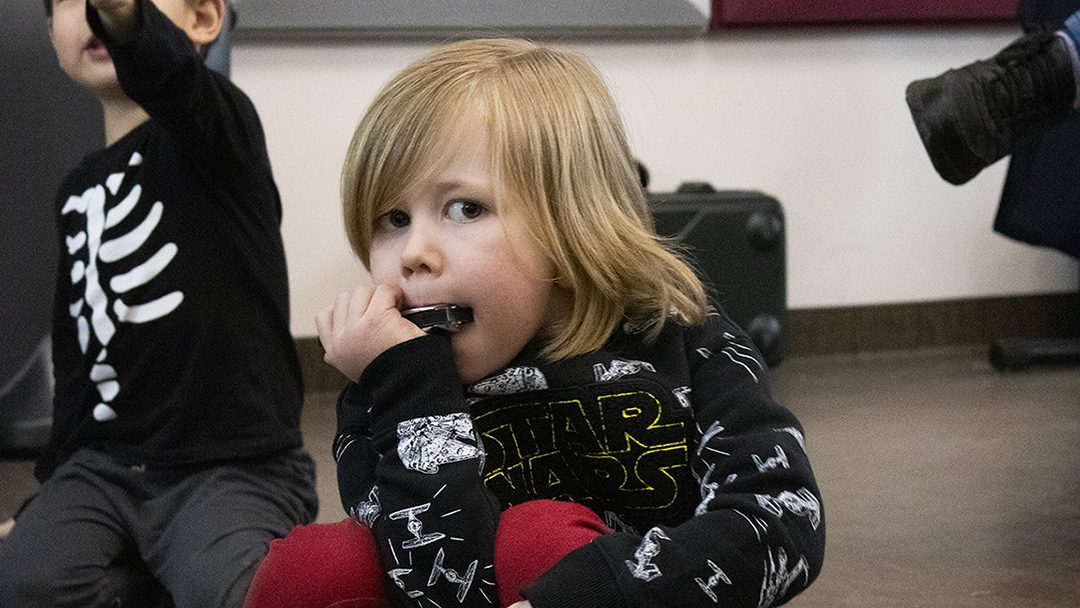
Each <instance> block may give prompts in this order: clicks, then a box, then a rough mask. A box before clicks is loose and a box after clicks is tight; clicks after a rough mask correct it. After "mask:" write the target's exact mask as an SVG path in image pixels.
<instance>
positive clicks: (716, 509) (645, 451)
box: [334, 313, 825, 608]
mask: <svg viewBox="0 0 1080 608" xmlns="http://www.w3.org/2000/svg"><path fill="white" fill-rule="evenodd" d="M452 361H453V359H452V353H451V350H450V342H449V339H448V338H446V337H445V336H435V335H431V336H425V337H421V338H416V339H414V340H411V341H409V342H406V343H404V344H400V345H398V346H396V347H393V348H391V349H389V350H387V351H386V352H384V353H382V354H381V355H380V356H379V357H378V358H376V359H375V361H373V362H372V363H371V365H370V366H369V367H368V369H366V370H365V371H364V374H363V376H362V377H361V378H360V381H359V383H357V384H350V385H349V386H347V387H346V389H345V390H344V391H343V393H342V395H341V398H340V400H339V403H338V430H339V434H338V437H337V439H336V440H335V442H334V457H335V459H336V460H337V463H338V484H339V487H340V491H341V498H342V502H343V505H344V507H345V509H346V511H347V512H348V513H349V514H350V515H351V516H352V517H353V518H355V519H356V520H357V521H359V522H361V523H363V524H365V525H368V526H371V527H372V529H373V531H374V534H375V536H376V539H377V540H378V543H379V549H380V551H381V555H382V561H383V567H384V568H385V569H386V570H387V573H388V575H389V576H390V578H391V579H392V580H393V582H394V583H396V585H394V586H392V587H391V588H392V589H394V594H395V601H396V603H397V604H399V605H402V606H412V605H415V606H425V607H428V606H435V605H438V606H442V607H443V608H447V607H449V606H457V605H465V606H489V605H494V604H495V603H496V602H497V601H498V600H497V595H496V594H495V593H494V581H495V577H494V574H493V573H492V567H493V566H492V555H493V547H494V538H495V530H496V527H497V525H498V522H499V514H500V512H501V511H502V510H503V509H506V508H508V507H510V506H512V505H515V504H519V503H521V502H524V501H527V500H534V499H557V500H566V501H574V502H579V503H581V504H583V505H585V506H587V507H589V508H591V509H592V510H594V511H595V512H596V513H597V514H598V515H600V516H601V517H602V518H603V519H604V521H605V522H606V523H607V524H608V526H609V527H611V528H612V529H613V530H614V532H612V533H610V534H605V535H603V536H600V537H598V538H597V539H595V540H594V541H592V542H591V543H589V544H588V545H586V546H584V547H581V548H579V549H577V550H575V551H573V552H571V553H570V554H569V555H567V556H566V557H565V558H563V559H562V560H561V561H560V562H558V563H557V564H556V565H555V566H554V567H553V568H551V569H550V570H549V571H548V572H547V573H545V574H544V575H543V576H542V577H541V578H540V580H539V581H537V582H536V583H535V584H534V585H533V586H532V587H531V588H529V589H527V590H526V591H525V596H526V597H527V598H528V599H529V600H530V601H531V602H532V604H533V606H534V607H535V608H555V607H562V606H566V607H574V608H600V607H612V608H614V607H623V606H635V607H641V608H646V607H648V608H660V607H665V606H671V607H678V608H688V607H692V606H723V607H725V608H728V607H753V608H758V607H767V606H774V605H778V604H781V603H783V602H785V601H787V600H788V599H790V598H791V597H793V596H794V595H796V594H797V593H799V592H800V591H802V590H803V589H805V588H806V587H807V586H808V585H809V584H810V582H811V581H812V580H813V579H814V578H815V577H816V576H817V574H818V572H819V571H820V569H821V565H822V560H823V558H824V541H825V521H824V515H823V512H822V505H821V497H820V494H819V492H818V489H817V485H816V483H815V481H814V476H813V472H812V471H811V467H810V463H809V461H808V460H807V457H806V453H805V451H804V446H803V433H802V428H801V426H800V425H799V423H798V421H797V420H796V419H795V417H794V416H793V415H792V414H791V413H790V412H789V411H788V410H786V409H784V408H782V407H781V406H779V405H777V404H776V403H774V402H773V400H772V397H771V395H770V391H769V388H768V385H767V380H766V370H765V366H764V364H763V363H762V362H761V361H762V358H761V356H760V354H759V353H758V352H757V351H756V349H754V347H753V345H752V343H751V342H750V340H749V339H748V338H747V337H746V336H745V335H744V334H743V333H742V331H741V330H739V329H738V328H737V327H736V326H735V325H734V324H732V323H731V322H730V320H728V319H727V318H726V317H724V316H723V315H721V314H715V313H714V314H711V315H710V316H709V317H708V318H707V320H706V322H705V324H704V325H703V326H700V327H693V328H686V327H682V326H679V325H677V324H675V323H669V324H668V325H667V326H666V327H665V329H664V331H663V333H662V334H661V336H660V338H659V339H658V340H657V341H656V342H654V343H652V344H647V343H645V342H644V340H643V337H642V336H641V335H640V334H634V333H627V332H619V333H618V334H616V335H615V336H613V337H612V338H611V340H609V342H608V343H607V344H606V345H605V347H604V348H602V349H601V350H599V351H597V352H594V353H591V354H588V355H583V356H579V357H575V358H572V359H570V360H566V361H562V362H557V363H550V362H546V361H544V360H541V359H540V358H538V357H536V356H535V351H534V350H533V349H526V351H525V352H523V353H521V354H520V355H519V356H518V357H517V358H516V359H515V361H513V362H512V363H511V365H510V366H508V367H507V369H505V370H502V371H500V372H499V373H497V374H494V375H493V376H491V377H489V378H488V379H485V380H482V381H480V382H478V383H476V384H473V385H471V386H468V387H464V388H463V387H462V386H461V385H460V380H459V378H458V375H457V372H456V368H455V366H454V365H453V362H452Z"/></svg>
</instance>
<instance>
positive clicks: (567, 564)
mask: <svg viewBox="0 0 1080 608" xmlns="http://www.w3.org/2000/svg"><path fill="white" fill-rule="evenodd" d="M522 595H524V596H525V599H527V600H529V602H530V603H531V604H532V605H533V608H563V607H566V608H576V607H577V606H590V607H591V608H625V606H626V601H625V600H624V598H623V597H622V593H621V592H620V590H619V586H618V584H617V582H616V580H615V575H614V574H613V573H612V572H611V568H610V567H609V566H608V564H607V560H606V559H605V558H604V555H603V554H602V553H601V552H600V549H599V548H598V547H597V546H596V545H595V544H589V545H585V546H584V547H580V548H578V549H575V550H574V551H571V552H570V553H568V554H567V555H566V557H563V558H562V559H561V560H559V561H558V562H557V563H556V564H555V565H554V566H552V567H551V568H550V569H549V570H548V571H547V572H545V573H544V574H543V575H542V576H541V577H540V578H539V579H537V581H536V582H535V583H533V584H532V585H530V586H529V587H528V588H526V589H524V590H523V591H522Z"/></svg>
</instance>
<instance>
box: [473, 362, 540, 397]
mask: <svg viewBox="0 0 1080 608" xmlns="http://www.w3.org/2000/svg"><path fill="white" fill-rule="evenodd" d="M547 387H548V382H547V377H546V376H544V372H542V371H540V370H539V369H537V368H535V367H512V368H510V369H507V370H503V372H502V373H500V374H499V375H498V376H493V377H491V378H488V379H487V380H481V381H480V382H477V383H476V384H474V385H472V386H470V387H469V392H471V393H475V394H477V395H488V396H496V395H515V394H517V393H526V392H529V391H541V390H544V389H546V388H547Z"/></svg>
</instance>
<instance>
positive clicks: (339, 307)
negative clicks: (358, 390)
mask: <svg viewBox="0 0 1080 608" xmlns="http://www.w3.org/2000/svg"><path fill="white" fill-rule="evenodd" d="M401 297H402V294H401V290H399V289H397V288H395V287H390V286H388V285H377V286H375V287H371V286H369V285H359V286H357V287H356V289H354V290H353V291H352V292H351V293H349V292H341V293H340V294H338V297H337V301H336V302H334V303H333V304H332V305H330V306H327V307H326V308H324V309H323V310H322V311H321V312H320V313H319V314H318V316H316V317H315V326H316V328H318V330H319V341H320V342H322V345H323V349H324V350H326V356H325V357H323V359H324V360H325V361H326V362H327V363H329V364H330V365H332V366H334V367H335V368H337V369H338V371H340V372H341V373H342V374H345V377H347V378H348V379H349V380H352V381H353V382H356V381H357V380H358V379H359V378H360V374H362V373H364V370H365V369H367V366H368V365H369V364H371V362H372V361H373V360H375V357H377V356H379V355H380V354H381V353H382V352H383V351H384V350H386V349H388V348H390V347H392V346H397V345H398V344H401V343H402V342H406V341H408V340H412V339H413V338H419V337H420V336H423V335H424V332H423V331H422V330H421V329H420V328H419V327H417V326H416V325H414V324H413V323H412V322H410V321H408V320H406V319H405V318H404V317H402V316H401V313H400V312H399V311H398V306H399V305H400V304H401Z"/></svg>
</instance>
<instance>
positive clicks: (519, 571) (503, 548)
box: [495, 500, 611, 606]
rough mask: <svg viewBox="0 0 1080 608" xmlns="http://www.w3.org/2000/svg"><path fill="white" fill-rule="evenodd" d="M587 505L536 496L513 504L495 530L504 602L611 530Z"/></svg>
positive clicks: (497, 571) (517, 598)
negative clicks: (567, 555) (541, 498)
mask: <svg viewBox="0 0 1080 608" xmlns="http://www.w3.org/2000/svg"><path fill="white" fill-rule="evenodd" d="M610 531H611V530H610V529H609V528H608V527H607V526H605V525H604V522H603V521H601V520H600V518H599V517H597V515H596V513H593V512H592V510H590V509H589V508H587V507H584V506H582V505H579V504H577V503H573V502H557V501H554V500H534V501H531V502H525V503H522V504H520V505H517V506H514V507H510V508H509V509H507V510H506V511H503V514H502V517H500V519H499V529H498V531H497V532H496V533H495V583H496V585H497V588H498V591H499V600H500V601H502V605H503V606H509V605H510V604H513V603H514V602H519V601H521V600H522V599H523V598H522V597H521V590H522V589H524V588H525V587H528V586H529V585H530V584H532V582H533V581H535V580H536V579H537V578H539V577H540V575H541V574H543V573H544V572H547V569H548V568H550V567H552V566H554V565H555V562H557V561H559V560H560V559H562V558H563V556H564V555H566V554H567V553H570V552H571V551H573V550H574V549H577V548H578V547H580V546H582V545H587V544H588V543H589V541H591V540H592V539H594V538H596V537H597V536H600V535H601V534H604V533H607V532H610Z"/></svg>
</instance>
